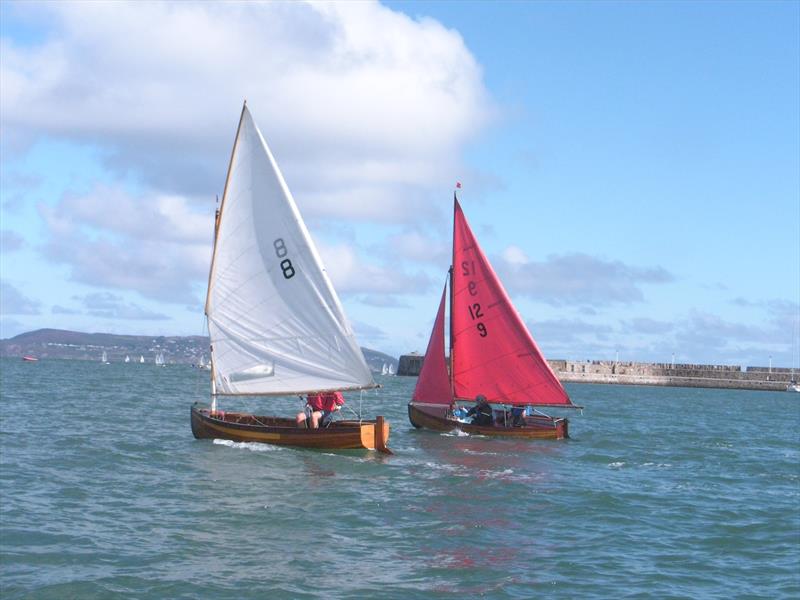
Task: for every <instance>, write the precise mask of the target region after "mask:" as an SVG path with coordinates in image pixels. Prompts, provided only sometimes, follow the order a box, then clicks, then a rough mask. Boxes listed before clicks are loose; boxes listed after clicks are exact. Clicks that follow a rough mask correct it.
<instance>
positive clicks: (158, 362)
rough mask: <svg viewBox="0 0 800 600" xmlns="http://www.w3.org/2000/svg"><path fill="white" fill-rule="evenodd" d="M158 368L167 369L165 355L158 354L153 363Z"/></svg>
mask: <svg viewBox="0 0 800 600" xmlns="http://www.w3.org/2000/svg"><path fill="white" fill-rule="evenodd" d="M153 362H154V363H155V365H156V366H157V367H165V366H167V363H166V361H165V360H164V353H163V352H158V353H156V358H155V360H154V361H153Z"/></svg>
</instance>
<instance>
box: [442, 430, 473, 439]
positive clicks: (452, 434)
mask: <svg viewBox="0 0 800 600" xmlns="http://www.w3.org/2000/svg"><path fill="white" fill-rule="evenodd" d="M442 435H443V436H445V437H469V433H467V432H466V431H461V430H460V429H452V430H450V431H445V432H444V433H442Z"/></svg>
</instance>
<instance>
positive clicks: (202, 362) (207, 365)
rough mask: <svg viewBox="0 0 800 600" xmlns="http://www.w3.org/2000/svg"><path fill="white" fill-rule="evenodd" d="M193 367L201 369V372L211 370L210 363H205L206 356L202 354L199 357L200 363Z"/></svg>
mask: <svg viewBox="0 0 800 600" xmlns="http://www.w3.org/2000/svg"><path fill="white" fill-rule="evenodd" d="M195 366H196V367H197V368H198V369H202V370H204V371H210V370H211V363H207V362H206V355H205V354H203V355H202V356H201V357H200V362H198V363H197V364H196V365H195Z"/></svg>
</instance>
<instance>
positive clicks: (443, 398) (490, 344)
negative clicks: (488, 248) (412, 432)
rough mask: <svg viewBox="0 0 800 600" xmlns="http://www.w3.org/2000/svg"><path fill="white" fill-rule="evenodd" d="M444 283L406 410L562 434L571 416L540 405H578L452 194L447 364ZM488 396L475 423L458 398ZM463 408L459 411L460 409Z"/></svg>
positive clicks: (438, 418) (428, 418)
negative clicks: (487, 413) (484, 418)
mask: <svg viewBox="0 0 800 600" xmlns="http://www.w3.org/2000/svg"><path fill="white" fill-rule="evenodd" d="M447 288H448V286H447V284H445V289H444V290H443V291H442V298H441V301H440V302H439V310H438V312H437V314H436V319H435V321H434V325H433V331H432V332H431V337H430V341H429V342H428V350H427V352H426V353H425V361H424V362H423V363H422V371H421V372H420V374H419V379H418V380H417V385H416V388H415V389H414V395H413V397H412V400H411V402H409V404H408V417H409V420H410V421H411V424H412V425H414V427H418V428H419V427H424V428H428V429H434V430H438V431H449V430H452V429H461V430H463V431H465V432H468V433H478V434H481V435H503V436H512V437H520V438H545V439H562V438H566V437H568V429H567V426H568V422H567V419H564V418H554V417H550V416H548V415H545V414H544V413H541V412H539V411H538V410H536V409H535V407H536V406H558V407H561V408H578V407H575V406H574V405H573V404H572V402H571V401H570V399H569V396H568V395H567V392H566V391H565V390H564V388H563V387H562V385H561V382H560V381H559V380H558V378H557V377H556V376H555V373H553V370H552V369H551V368H550V366H549V365H548V364H547V361H546V360H545V358H544V356H542V353H541V352H540V351H539V348H538V347H537V345H536V342H535V341H534V340H533V337H531V335H530V333H529V332H528V329H527V328H526V327H525V325H524V323H523V322H522V319H521V318H520V316H519V314H518V313H517V311H516V310H515V308H514V306H513V305H512V304H511V300H510V299H509V298H508V295H507V294H506V291H505V289H504V288H503V285H502V284H501V283H500V280H499V279H498V277H497V275H496V274H495V272H494V269H492V266H491V264H490V263H489V260H488V259H487V258H486V255H485V254H484V253H483V250H481V248H480V246H479V245H478V241H477V240H476V239H475V237H474V235H473V233H472V230H471V229H470V227H469V224H468V223H467V220H466V218H465V217H464V213H463V212H462V210H461V206H460V205H459V203H458V198H456V197H454V224H453V263H452V266H451V267H450V273H449V288H450V302H449V306H450V369H449V370H448V364H447V360H446V358H445V354H444V319H445V306H446V304H447V302H446V300H447ZM478 396H484V397H485V398H486V399H487V400H488V402H489V403H490V404H491V405H492V411H491V412H492V418H491V420H490V422H491V424H487V425H477V424H472V423H470V422H468V421H466V419H464V418H463V417H460V415H463V414H464V413H465V412H466V411H463V412H462V408H461V407H460V406H459V405H458V404H457V403H456V402H457V401H459V402H474V401H475V400H476V398H477V397H478ZM457 415H459V416H457Z"/></svg>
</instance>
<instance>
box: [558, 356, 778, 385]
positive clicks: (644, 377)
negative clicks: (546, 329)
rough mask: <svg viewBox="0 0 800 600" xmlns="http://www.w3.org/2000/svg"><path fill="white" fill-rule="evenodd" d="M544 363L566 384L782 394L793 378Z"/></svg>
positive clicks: (714, 368)
mask: <svg viewBox="0 0 800 600" xmlns="http://www.w3.org/2000/svg"><path fill="white" fill-rule="evenodd" d="M548 362H549V363H550V367H551V368H552V369H553V371H555V373H556V375H558V378H559V379H560V380H561V381H563V382H570V383H607V384H618V385H658V386H674V387H704V388H728V389H742V390H766V391H784V390H785V389H786V386H787V385H788V384H789V382H790V381H791V380H792V378H793V372H792V370H791V369H786V368H781V367H774V368H770V367H745V368H742V367H741V366H738V365H702V364H675V365H673V364H671V363H639V362H616V361H603V360H594V361H583V362H579V361H569V360H549V361H548Z"/></svg>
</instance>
